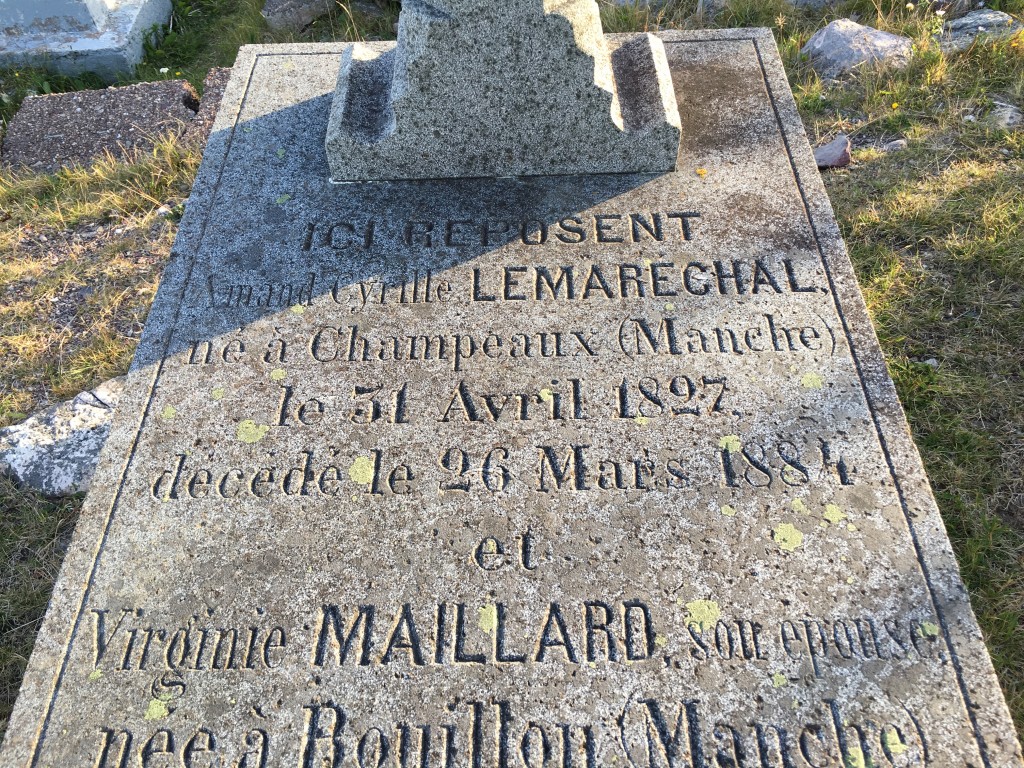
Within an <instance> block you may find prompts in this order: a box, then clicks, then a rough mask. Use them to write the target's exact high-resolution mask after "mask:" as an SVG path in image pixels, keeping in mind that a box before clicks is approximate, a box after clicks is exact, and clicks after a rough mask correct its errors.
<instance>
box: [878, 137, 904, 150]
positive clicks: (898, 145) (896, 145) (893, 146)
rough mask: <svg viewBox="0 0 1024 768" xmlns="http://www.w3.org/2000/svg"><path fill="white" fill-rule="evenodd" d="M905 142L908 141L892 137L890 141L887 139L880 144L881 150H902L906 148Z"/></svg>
mask: <svg viewBox="0 0 1024 768" xmlns="http://www.w3.org/2000/svg"><path fill="white" fill-rule="evenodd" d="M907 144H908V142H907V140H906V139H893V140H892V141H887V142H885V144H883V145H882V151H883V152H902V151H903V150H904V149H906V148H907Z"/></svg>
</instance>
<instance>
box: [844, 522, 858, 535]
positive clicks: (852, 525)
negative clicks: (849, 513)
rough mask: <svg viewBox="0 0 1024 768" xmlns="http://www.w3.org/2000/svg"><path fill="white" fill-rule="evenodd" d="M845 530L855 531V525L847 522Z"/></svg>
mask: <svg viewBox="0 0 1024 768" xmlns="http://www.w3.org/2000/svg"><path fill="white" fill-rule="evenodd" d="M846 530H848V531H849V532H850V533H856V532H857V526H856V525H854V524H853V523H847V524H846Z"/></svg>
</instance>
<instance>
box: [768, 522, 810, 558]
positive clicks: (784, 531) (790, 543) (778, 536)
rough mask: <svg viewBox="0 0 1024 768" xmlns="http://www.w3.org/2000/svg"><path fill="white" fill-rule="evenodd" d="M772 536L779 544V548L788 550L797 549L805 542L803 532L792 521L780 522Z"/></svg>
mask: <svg viewBox="0 0 1024 768" xmlns="http://www.w3.org/2000/svg"><path fill="white" fill-rule="evenodd" d="M772 538H773V539H774V540H775V543H776V544H778V545H779V549H784V550H786V551H787V552H793V551H795V550H796V548H797V547H799V546H800V545H801V544H803V543H804V535H803V533H802V532H801V531H800V529H799V528H797V527H796V526H795V525H793V524H792V523H779V525H777V526H775V530H773V531H772Z"/></svg>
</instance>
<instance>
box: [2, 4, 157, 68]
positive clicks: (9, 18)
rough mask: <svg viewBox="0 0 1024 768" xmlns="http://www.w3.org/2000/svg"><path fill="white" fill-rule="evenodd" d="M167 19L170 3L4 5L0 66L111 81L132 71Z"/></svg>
mask: <svg viewBox="0 0 1024 768" xmlns="http://www.w3.org/2000/svg"><path fill="white" fill-rule="evenodd" d="M170 17H171V0H2V2H0V65H2V66H5V67H9V66H23V65H27V64H31V65H33V66H44V67H49V68H51V69H54V70H56V71H58V72H63V73H65V74H78V73H81V72H96V73H97V74H99V75H100V76H102V77H104V78H106V79H107V81H113V80H115V79H116V78H117V77H118V76H119V75H124V74H127V73H130V72H132V71H133V70H134V69H135V66H136V65H137V64H138V63H139V62H140V61H142V53H143V43H144V41H145V39H146V36H147V35H148V34H149V33H150V31H151V30H152V29H153V27H155V26H161V25H164V24H166V23H167V21H168V19H170Z"/></svg>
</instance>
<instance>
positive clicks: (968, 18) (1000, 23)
mask: <svg viewBox="0 0 1024 768" xmlns="http://www.w3.org/2000/svg"><path fill="white" fill-rule="evenodd" d="M1022 29H1024V24H1021V23H1020V22H1019V21H1017V20H1016V19H1015V18H1013V17H1012V16H1010V15H1009V14H1007V13H1003V12H1002V11H996V10H994V9H992V8H981V9H979V10H976V11H971V12H970V13H968V14H966V15H964V16H961V17H960V18H957V19H950V20H949V21H947V22H946V23H945V24H943V25H942V39H941V40H940V41H939V47H940V48H942V50H943V51H945V52H946V53H952V52H955V51H965V50H967V49H968V48H970V47H971V46H972V45H974V41H975V40H978V39H982V40H1003V39H1005V38H1007V37H1013V36H1014V35H1016V34H1017V33H1018V32H1020V31H1021V30H1022Z"/></svg>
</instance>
